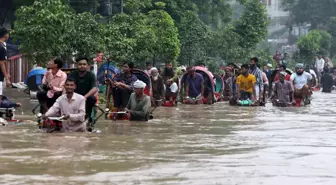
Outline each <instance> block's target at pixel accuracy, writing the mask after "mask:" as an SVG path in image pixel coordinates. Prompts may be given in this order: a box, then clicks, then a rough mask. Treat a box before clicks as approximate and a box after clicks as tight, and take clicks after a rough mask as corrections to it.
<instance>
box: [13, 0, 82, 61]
mask: <svg viewBox="0 0 336 185" xmlns="http://www.w3.org/2000/svg"><path fill="white" fill-rule="evenodd" d="M74 17H75V15H74V14H73V13H72V12H71V10H70V9H69V7H68V6H67V5H65V4H63V3H62V1H61V0H37V1H35V2H34V4H33V5H31V6H23V7H21V8H20V9H18V11H17V20H16V21H15V26H14V30H15V32H14V38H15V39H16V40H20V41H21V44H20V49H21V51H22V52H23V53H26V54H27V55H29V56H31V57H32V58H33V59H34V60H35V61H36V62H37V63H42V64H43V63H46V62H48V61H49V60H50V59H51V58H52V57H55V56H67V55H68V54H69V53H70V54H71V51H72V50H71V47H70V45H71V40H69V39H68V38H69V37H68V36H69V35H70V34H71V35H72V34H73V32H75V31H76V29H74V28H75V27H74V23H75V21H74V20H75V19H74Z"/></svg>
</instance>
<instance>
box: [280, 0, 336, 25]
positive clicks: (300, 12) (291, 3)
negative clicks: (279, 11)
mask: <svg viewBox="0 0 336 185" xmlns="http://www.w3.org/2000/svg"><path fill="white" fill-rule="evenodd" d="M282 4H283V7H284V8H285V10H288V11H289V12H290V14H291V16H290V18H291V19H290V23H289V25H303V24H306V23H310V24H311V26H312V27H311V28H312V29H316V28H318V27H319V26H323V25H324V24H326V22H327V21H328V19H329V17H333V16H336V12H335V9H336V1H334V0H308V1H307V0H283V3H282Z"/></svg>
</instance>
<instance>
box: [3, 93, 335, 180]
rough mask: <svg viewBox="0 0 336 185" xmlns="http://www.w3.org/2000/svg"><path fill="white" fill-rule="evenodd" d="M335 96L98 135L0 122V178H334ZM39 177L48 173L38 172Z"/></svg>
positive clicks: (159, 117) (160, 118)
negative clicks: (297, 105) (295, 105)
mask: <svg viewBox="0 0 336 185" xmlns="http://www.w3.org/2000/svg"><path fill="white" fill-rule="evenodd" d="M335 111H336V94H322V93H315V94H314V99H313V100H312V105H311V106H309V107H303V108H275V107H272V106H271V104H268V105H267V107H260V108H259V107H258V108H255V107H251V108H249V107H229V106H228V105H227V103H217V104H215V105H213V106H206V105H204V106H192V105H180V106H179V107H177V108H158V109H157V111H156V112H155V119H154V120H152V121H150V122H149V123H147V124H143V123H142V124H139V123H134V124H129V123H128V122H122V121H121V122H112V121H109V122H108V121H103V119H101V121H100V122H99V123H98V127H99V128H100V129H101V130H102V133H101V134H45V133H40V132H39V131H38V130H37V128H36V126H34V125H31V124H26V125H20V126H8V127H1V128H0V140H1V142H0V184H34V185H39V184H55V185H56V184H76V185H77V184H78V185H80V184H83V185H84V184H90V185H91V184H92V185H94V184H98V185H99V184H118V185H119V184H146V185H150V184H186V185H190V184H200V185H209V184H225V185H245V184H246V185H257V184H258V185H259V184H263V185H283V184H288V185H291V184H293V185H296V184H304V185H316V184H321V185H335V184H336V166H335V164H336V155H335V154H336V124H335V123H336V115H335V113H336V112H335ZM41 174H44V175H41Z"/></svg>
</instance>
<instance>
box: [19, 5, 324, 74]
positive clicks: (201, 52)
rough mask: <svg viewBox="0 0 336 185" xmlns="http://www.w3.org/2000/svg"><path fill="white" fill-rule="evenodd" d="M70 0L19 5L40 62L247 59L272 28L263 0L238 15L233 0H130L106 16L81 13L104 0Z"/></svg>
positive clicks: (25, 45)
mask: <svg viewBox="0 0 336 185" xmlns="http://www.w3.org/2000/svg"><path fill="white" fill-rule="evenodd" d="M64 2H65V0H36V1H35V3H34V4H33V5H31V6H25V7H22V8H20V9H19V10H18V19H17V21H16V22H15V27H14V29H15V34H14V36H15V38H16V39H17V40H20V41H22V44H21V45H20V48H21V50H22V51H23V52H24V53H26V54H28V55H31V56H33V58H34V60H36V61H38V62H39V63H45V62H47V61H48V60H49V59H50V58H52V57H55V56H62V57H64V58H68V57H71V56H72V55H73V54H75V55H76V56H79V55H81V56H88V57H92V56H94V55H95V54H96V52H97V51H103V52H104V53H105V56H107V58H108V59H110V60H114V61H116V62H117V63H121V62H124V61H134V62H135V63H136V64H137V65H138V66H144V62H145V61H153V62H154V63H155V62H166V61H170V62H175V61H176V60H178V61H179V62H180V64H196V63H198V62H204V63H206V64H207V65H208V66H209V67H210V68H214V69H217V67H218V65H217V64H218V61H221V60H224V61H225V62H232V61H234V62H238V61H239V60H243V59H246V57H248V56H249V54H250V52H251V51H253V50H254V49H255V47H256V45H257V44H258V43H259V42H260V41H262V40H263V39H264V38H265V37H266V36H267V24H268V23H267V15H266V11H265V8H264V6H263V4H262V3H261V2H260V1H259V0H248V1H244V0H241V1H240V3H241V4H240V6H241V7H242V8H241V9H240V10H241V11H242V12H241V14H240V17H239V18H237V19H235V20H234V21H232V22H230V21H231V14H232V9H231V8H230V6H229V3H228V2H229V0H209V1H203V0H202V1H201V0H124V13H122V14H115V15H112V16H111V17H109V18H108V19H104V20H105V22H104V23H103V22H102V19H101V17H100V16H93V15H92V14H91V13H79V14H78V12H83V11H89V12H95V11H94V10H93V8H94V7H96V6H98V5H97V2H98V1H96V0H92V1H83V2H81V1H70V5H72V6H74V3H75V4H76V7H74V9H75V10H76V11H74V10H73V9H72V8H70V6H69V5H68V3H64ZM66 2H68V1H66ZM88 4H90V5H88ZM78 7H79V8H78ZM80 7H84V8H88V9H90V10H84V9H83V10H82V9H81V8H80ZM76 12H77V13H76ZM31 15H34V16H31ZM324 44H325V46H326V47H327V46H328V43H324Z"/></svg>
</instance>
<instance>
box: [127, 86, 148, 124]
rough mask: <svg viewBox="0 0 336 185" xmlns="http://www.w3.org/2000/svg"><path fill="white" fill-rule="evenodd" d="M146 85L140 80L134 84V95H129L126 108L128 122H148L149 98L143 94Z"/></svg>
mask: <svg viewBox="0 0 336 185" xmlns="http://www.w3.org/2000/svg"><path fill="white" fill-rule="evenodd" d="M145 87H146V84H145V83H144V82H142V81H140V80H137V81H136V82H134V85H133V88H134V93H132V94H131V96H130V98H129V101H128V104H127V108H126V109H125V110H126V112H127V113H129V114H130V121H148V118H149V108H150V105H151V103H150V97H149V96H147V95H146V94H145V93H144V89H145Z"/></svg>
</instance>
